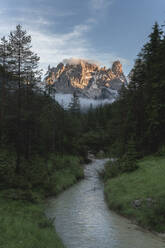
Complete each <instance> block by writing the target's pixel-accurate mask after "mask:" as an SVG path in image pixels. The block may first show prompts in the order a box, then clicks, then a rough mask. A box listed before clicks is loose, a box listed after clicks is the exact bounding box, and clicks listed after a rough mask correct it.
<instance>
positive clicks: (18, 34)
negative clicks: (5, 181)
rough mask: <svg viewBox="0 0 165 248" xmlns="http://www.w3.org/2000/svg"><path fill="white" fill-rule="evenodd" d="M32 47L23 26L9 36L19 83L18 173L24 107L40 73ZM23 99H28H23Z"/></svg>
mask: <svg viewBox="0 0 165 248" xmlns="http://www.w3.org/2000/svg"><path fill="white" fill-rule="evenodd" d="M31 47H32V46H31V36H30V35H27V32H26V30H23V29H22V26H21V25H17V26H16V30H15V31H12V32H11V33H10V35H9V50H10V54H11V59H10V71H11V73H12V75H13V76H14V78H15V80H16V81H17V89H16V91H17V118H16V119H17V132H16V151H17V172H19V170H20V154H21V143H22V142H23V139H22V137H23V133H21V130H22V126H21V125H22V123H21V119H22V106H23V104H24V103H25V102H26V104H27V106H29V103H30V101H29V88H30V90H32V88H33V86H34V84H35V81H36V78H37V76H38V73H39V72H38V70H37V67H38V61H39V57H38V56H37V55H36V54H35V53H33V52H32V51H31ZM25 89H26V91H25ZM23 97H26V98H25V99H23ZM26 128H28V126H26ZM27 136H28V137H26V138H27V139H29V132H27ZM28 143H29V142H27V146H28ZM27 149H28V148H27Z"/></svg>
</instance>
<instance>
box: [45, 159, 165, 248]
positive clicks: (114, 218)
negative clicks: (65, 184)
mask: <svg viewBox="0 0 165 248" xmlns="http://www.w3.org/2000/svg"><path fill="white" fill-rule="evenodd" d="M105 161H106V160H93V162H92V164H89V165H87V166H86V167H85V179H84V180H82V181H81V182H79V183H78V184H76V185H75V186H73V187H71V188H69V189H68V190H66V191H65V192H63V193H62V194H60V195H59V196H58V197H57V198H53V199H49V200H48V206H47V210H46V214H47V216H48V217H49V218H52V219H53V218H54V225H55V228H56V230H57V233H58V234H59V236H60V237H61V239H62V241H63V243H64V244H65V246H66V247H67V248H163V247H165V242H164V241H163V240H162V239H161V238H159V237H157V236H155V235H153V234H151V233H149V232H147V231H146V232H144V231H142V230H141V229H140V228H139V227H138V226H136V225H134V224H132V223H131V222H130V221H129V220H127V219H125V218H123V217H121V216H119V215H117V214H115V213H114V212H112V211H110V210H109V209H108V207H107V205H106V203H105V201H104V193H103V184H102V182H101V181H100V179H99V176H98V171H100V170H102V168H103V166H104V163H105Z"/></svg>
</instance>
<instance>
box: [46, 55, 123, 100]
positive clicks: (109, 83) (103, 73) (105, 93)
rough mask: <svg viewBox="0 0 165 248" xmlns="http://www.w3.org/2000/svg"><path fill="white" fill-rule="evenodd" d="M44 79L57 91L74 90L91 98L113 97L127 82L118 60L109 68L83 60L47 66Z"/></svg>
mask: <svg viewBox="0 0 165 248" xmlns="http://www.w3.org/2000/svg"><path fill="white" fill-rule="evenodd" d="M45 81H46V83H47V84H52V85H54V87H55V89H56V92H57V93H73V92H75V91H76V92H77V93H78V94H79V95H80V96H82V97H87V98H93V99H100V98H102V99H104V98H112V97H115V96H116V95H117V93H118V91H119V90H120V88H121V87H122V85H123V84H125V83H126V82H127V81H126V78H125V76H124V74H123V70H122V65H121V63H120V61H115V62H114V63H113V65H112V68H111V69H106V68H105V67H104V68H100V67H99V66H98V65H95V64H92V63H89V62H87V61H85V60H79V62H78V63H75V64H69V63H67V64H66V65H64V64H63V63H60V64H58V65H57V67H52V68H50V67H49V68H48V72H47V73H46V77H45Z"/></svg>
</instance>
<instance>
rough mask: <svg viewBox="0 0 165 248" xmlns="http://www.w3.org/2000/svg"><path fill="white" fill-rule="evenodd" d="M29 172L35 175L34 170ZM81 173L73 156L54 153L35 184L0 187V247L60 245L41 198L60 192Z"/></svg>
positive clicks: (76, 159)
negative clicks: (18, 186)
mask: <svg viewBox="0 0 165 248" xmlns="http://www.w3.org/2000/svg"><path fill="white" fill-rule="evenodd" d="M38 174H39V171H38ZM33 176H34V177H35V178H37V176H35V174H34V172H33ZM82 177H83V167H82V165H80V160H79V159H78V158H77V157H73V156H65V157H56V158H53V159H51V160H49V161H48V163H47V176H45V181H44V180H43V182H41V181H40V182H39V185H38V186H37V185H36V187H34V186H33V185H32V184H31V185H28V187H24V188H23V187H22V188H8V189H3V190H1V196H0V248H55V247H56V248H63V247H64V246H63V244H62V242H61V240H60V239H59V237H58V236H57V234H56V232H55V229H54V227H53V225H52V223H51V221H49V220H48V219H47V218H46V216H45V215H44V206H43V205H44V204H43V203H44V198H45V197H46V196H50V195H56V194H58V193H60V192H61V191H63V190H65V189H66V188H68V187H70V186H71V185H73V184H74V183H76V182H77V181H78V180H79V179H80V178H82ZM25 180H26V179H25ZM31 180H32V178H31ZM37 180H38V178H37ZM35 183H36V182H35Z"/></svg>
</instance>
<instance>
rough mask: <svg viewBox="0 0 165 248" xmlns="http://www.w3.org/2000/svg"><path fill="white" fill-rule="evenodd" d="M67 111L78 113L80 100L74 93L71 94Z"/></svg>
mask: <svg viewBox="0 0 165 248" xmlns="http://www.w3.org/2000/svg"><path fill="white" fill-rule="evenodd" d="M68 108H69V111H70V112H71V113H73V114H78V113H80V100H79V97H78V95H77V93H76V92H74V93H73V97H72V99H71V102H70V104H69V107H68Z"/></svg>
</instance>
